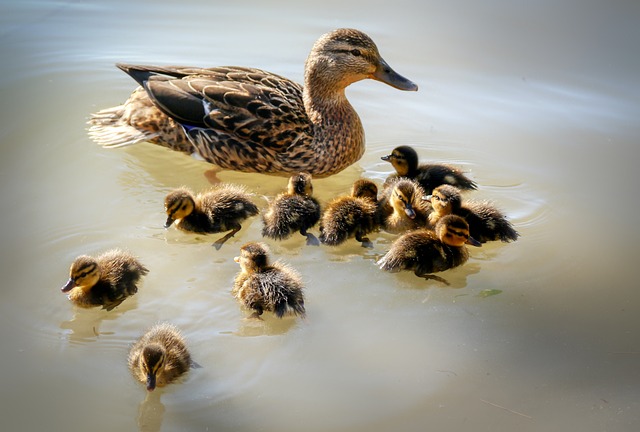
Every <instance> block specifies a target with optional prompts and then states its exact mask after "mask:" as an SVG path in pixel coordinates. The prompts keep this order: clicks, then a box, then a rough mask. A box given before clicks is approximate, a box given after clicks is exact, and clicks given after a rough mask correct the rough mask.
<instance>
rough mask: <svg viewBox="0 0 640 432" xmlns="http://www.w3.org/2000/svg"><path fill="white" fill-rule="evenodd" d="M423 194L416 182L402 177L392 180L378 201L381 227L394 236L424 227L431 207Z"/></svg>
mask: <svg viewBox="0 0 640 432" xmlns="http://www.w3.org/2000/svg"><path fill="white" fill-rule="evenodd" d="M423 194H424V191H423V189H422V187H420V185H419V184H418V183H417V182H415V181H414V180H410V179H407V178H401V177H399V178H396V179H393V180H391V181H390V182H389V183H388V184H387V185H386V186H385V188H384V189H383V190H382V193H381V197H380V200H379V201H378V220H379V223H380V226H381V227H382V228H383V229H384V230H385V231H387V232H390V233H392V234H399V233H403V232H405V231H408V230H412V229H416V228H422V227H424V226H425V225H426V223H427V216H428V215H429V211H430V206H429V205H428V204H427V203H426V202H425V201H424V200H423V199H422V197H423V196H424V195H423Z"/></svg>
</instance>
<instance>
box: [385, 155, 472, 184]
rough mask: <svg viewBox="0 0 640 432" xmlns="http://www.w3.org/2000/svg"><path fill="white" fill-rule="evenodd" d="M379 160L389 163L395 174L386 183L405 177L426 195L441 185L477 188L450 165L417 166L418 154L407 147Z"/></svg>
mask: <svg viewBox="0 0 640 432" xmlns="http://www.w3.org/2000/svg"><path fill="white" fill-rule="evenodd" d="M381 159H382V160H383V161H387V162H391V165H393V168H395V170H396V173H395V174H391V175H390V176H389V177H388V178H387V181H388V180H390V179H393V178H397V177H407V178H410V179H412V180H415V181H417V182H418V183H419V184H420V186H422V188H423V189H424V191H425V193H427V194H430V193H431V191H432V190H433V189H435V188H436V187H438V186H440V185H442V184H450V185H453V186H456V187H458V188H460V189H469V190H473V189H476V188H477V185H476V183H475V182H474V181H473V180H471V179H469V178H468V177H467V176H465V175H464V174H463V173H462V172H461V171H460V170H459V169H458V168H455V167H453V166H451V165H445V164H418V153H417V152H416V151H415V150H414V149H413V148H412V147H409V146H400V147H396V148H394V149H393V151H392V152H391V154H390V155H387V156H383V157H382V158H381Z"/></svg>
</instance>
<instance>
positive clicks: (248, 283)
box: [231, 242, 306, 318]
mask: <svg viewBox="0 0 640 432" xmlns="http://www.w3.org/2000/svg"><path fill="white" fill-rule="evenodd" d="M234 261H235V262H237V263H238V264H240V272H239V273H238V274H237V275H236V278H235V281H234V283H233V290H232V291H231V293H232V294H233V295H234V297H235V298H236V299H237V300H238V301H239V302H240V303H241V304H242V305H243V306H244V307H246V308H248V309H252V310H253V311H254V312H253V314H252V315H251V317H252V318H260V315H262V313H263V311H270V312H274V313H275V314H276V316H277V317H278V318H282V317H283V316H284V315H285V313H287V312H290V313H292V314H295V315H299V316H301V317H304V316H305V314H306V311H305V308H304V295H303V292H302V290H303V283H302V279H301V278H300V275H299V274H298V273H297V272H296V271H295V270H294V269H292V268H291V267H289V266H287V265H285V264H283V263H281V262H274V263H270V260H269V249H268V248H267V245H265V244H264V243H256V242H251V243H247V244H245V245H244V246H242V247H241V248H240V256H237V257H235V258H234Z"/></svg>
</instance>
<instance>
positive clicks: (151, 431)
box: [138, 390, 166, 432]
mask: <svg viewBox="0 0 640 432" xmlns="http://www.w3.org/2000/svg"><path fill="white" fill-rule="evenodd" d="M146 393H147V396H146V398H145V399H144V401H142V402H141V403H140V405H139V406H138V430H139V431H140V432H158V431H160V429H161V428H162V420H163V418H164V413H165V411H166V408H165V407H164V404H163V403H162V401H161V400H160V396H161V394H162V391H161V390H158V391H151V392H149V391H148V392H146Z"/></svg>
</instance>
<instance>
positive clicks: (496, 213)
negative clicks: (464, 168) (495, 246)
mask: <svg viewBox="0 0 640 432" xmlns="http://www.w3.org/2000/svg"><path fill="white" fill-rule="evenodd" d="M425 200H428V201H429V202H431V206H432V207H433V211H432V212H431V214H430V215H429V223H430V224H431V225H432V226H433V225H435V224H436V222H437V221H438V220H439V219H440V218H442V217H443V216H444V215H448V214H456V215H458V216H462V217H463V218H465V220H466V221H467V223H468V224H469V230H470V232H471V236H472V237H473V238H474V239H476V240H478V241H479V242H481V243H486V242H488V241H494V240H502V241H503V242H510V241H514V240H517V238H518V236H519V234H518V232H517V231H516V230H515V229H514V228H513V225H511V222H509V221H508V220H507V217H506V216H505V215H504V214H502V212H501V211H500V210H498V209H497V208H496V207H495V206H494V205H493V204H491V203H490V202H487V201H466V202H464V203H463V202H462V197H461V195H460V191H459V190H458V189H457V188H455V187H453V186H449V185H442V186H439V187H437V188H435V189H434V191H433V193H432V194H431V195H428V196H426V197H425Z"/></svg>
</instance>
